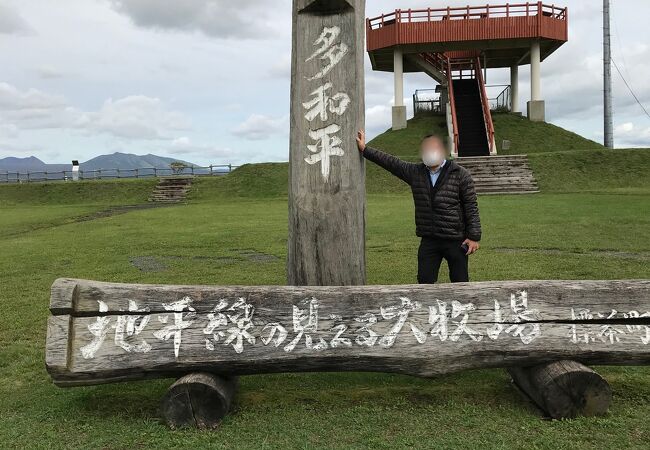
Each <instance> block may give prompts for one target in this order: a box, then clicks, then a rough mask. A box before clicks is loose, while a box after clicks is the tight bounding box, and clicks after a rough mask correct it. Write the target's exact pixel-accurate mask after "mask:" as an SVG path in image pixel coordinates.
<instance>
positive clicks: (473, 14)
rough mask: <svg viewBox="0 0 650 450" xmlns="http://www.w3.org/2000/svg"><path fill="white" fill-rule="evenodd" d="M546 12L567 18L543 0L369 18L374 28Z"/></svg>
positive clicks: (564, 12)
mask: <svg viewBox="0 0 650 450" xmlns="http://www.w3.org/2000/svg"><path fill="white" fill-rule="evenodd" d="M537 15H539V16H544V17H551V18H554V19H560V20H566V19H567V8H562V7H559V6H555V5H554V4H552V5H547V4H545V3H542V2H533V3H531V2H527V3H518V4H512V5H511V4H509V3H507V4H505V5H484V6H457V7H449V6H448V7H446V8H427V9H404V10H402V9H396V10H395V11H393V12H390V13H388V14H382V15H381V16H377V17H373V18H371V19H368V26H369V28H370V29H371V30H375V29H377V28H381V27H383V26H387V25H393V24H395V23H413V22H432V21H436V20H466V19H490V18H496V17H529V16H537Z"/></svg>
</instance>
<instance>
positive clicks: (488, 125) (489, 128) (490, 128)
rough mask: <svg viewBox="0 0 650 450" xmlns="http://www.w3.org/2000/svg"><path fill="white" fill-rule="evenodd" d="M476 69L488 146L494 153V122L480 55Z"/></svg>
mask: <svg viewBox="0 0 650 450" xmlns="http://www.w3.org/2000/svg"><path fill="white" fill-rule="evenodd" d="M474 70H475V72H476V79H477V80H478V83H479V88H480V93H481V104H482V106H483V118H484V119H485V130H486V133H487V139H488V146H489V147H490V153H492V152H493V150H494V149H493V148H492V146H493V142H494V124H493V123H492V114H491V113H490V101H489V100H488V97H487V91H486V90H485V81H484V80H483V73H482V71H481V58H479V57H478V56H477V57H476V58H475V60H474Z"/></svg>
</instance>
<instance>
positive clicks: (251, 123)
mask: <svg viewBox="0 0 650 450" xmlns="http://www.w3.org/2000/svg"><path fill="white" fill-rule="evenodd" d="M288 131H289V116H288V115H286V116H283V117H279V118H275V117H269V116H265V115H262V114H252V115H251V116H249V117H248V119H246V120H245V121H244V122H242V123H241V124H239V125H238V126H237V127H236V128H235V129H234V130H232V134H234V135H235V136H238V137H241V138H244V139H247V140H250V141H261V140H265V139H268V138H269V137H271V136H273V135H277V134H288Z"/></svg>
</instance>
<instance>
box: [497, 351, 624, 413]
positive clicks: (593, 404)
mask: <svg viewBox="0 0 650 450" xmlns="http://www.w3.org/2000/svg"><path fill="white" fill-rule="evenodd" d="M508 373H509V374H510V376H511V377H512V380H513V381H514V382H515V384H516V385H517V386H518V387H519V389H521V390H522V391H523V392H524V393H525V394H526V395H527V396H528V397H529V398H530V399H531V400H533V401H534V402H535V403H536V404H537V406H539V408H540V409H542V411H544V413H546V414H547V415H548V416H550V417H552V418H554V419H570V418H574V417H577V416H601V415H604V414H605V413H606V412H607V410H608V409H609V404H610V403H611V401H612V391H611V389H610V387H609V384H608V383H607V381H606V380H605V379H604V378H603V377H601V376H600V375H599V374H597V373H596V372H594V371H593V370H591V369H590V368H589V367H587V366H585V365H583V364H580V363H579V362H576V361H570V360H564V361H555V362H551V363H544V364H538V365H535V366H530V367H511V368H509V369H508Z"/></svg>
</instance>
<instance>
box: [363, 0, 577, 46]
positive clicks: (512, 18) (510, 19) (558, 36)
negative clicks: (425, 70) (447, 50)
mask: <svg viewBox="0 0 650 450" xmlns="http://www.w3.org/2000/svg"><path fill="white" fill-rule="evenodd" d="M366 37H367V47H368V50H369V51H373V50H378V49H381V48H386V47H391V46H393V45H409V44H426V43H442V42H461V41H473V40H493V39H519V38H524V39H525V38H529V39H530V38H547V39H554V40H560V41H566V40H567V39H568V9H567V8H563V7H558V6H555V5H548V4H545V3H542V2H536V3H531V2H528V3H517V4H503V5H485V6H464V7H447V8H427V9H406V10H402V9H396V10H395V11H393V12H390V13H388V14H382V15H381V16H377V17H373V18H369V19H367V20H366Z"/></svg>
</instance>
